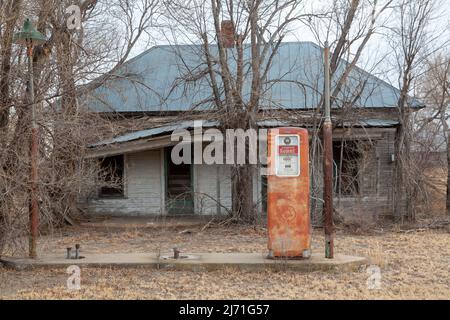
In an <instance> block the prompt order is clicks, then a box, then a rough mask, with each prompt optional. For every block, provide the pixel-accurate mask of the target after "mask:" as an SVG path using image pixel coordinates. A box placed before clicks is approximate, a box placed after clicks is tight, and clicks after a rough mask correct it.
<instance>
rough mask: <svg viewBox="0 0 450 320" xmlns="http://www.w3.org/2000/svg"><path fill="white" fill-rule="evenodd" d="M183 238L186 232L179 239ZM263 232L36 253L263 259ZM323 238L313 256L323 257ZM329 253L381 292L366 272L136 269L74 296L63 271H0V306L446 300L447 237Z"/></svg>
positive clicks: (214, 232) (145, 232)
mask: <svg viewBox="0 0 450 320" xmlns="http://www.w3.org/2000/svg"><path fill="white" fill-rule="evenodd" d="M183 231H185V232H183ZM265 232H266V231H265V230H264V229H257V230H255V229H253V228H245V227H233V228H209V229H206V230H205V231H203V232H200V228H190V229H189V230H188V231H186V230H185V229H183V228H181V229H180V228H178V229H138V228H129V229H121V230H117V229H109V230H107V229H104V230H99V229H92V228H91V229H89V228H65V229H62V230H57V231H55V232H54V233H53V235H52V236H43V237H42V238H41V241H40V252H61V254H64V251H65V247H67V246H74V244H75V243H80V244H81V247H82V250H85V252H86V251H89V252H98V253H101V252H103V253H113V252H149V251H153V252H154V251H159V250H160V251H162V252H169V251H171V249H172V248H173V247H175V246H177V247H179V248H181V250H182V252H195V251H197V252H261V253H265V252H266V239H265ZM323 242H324V240H323V236H322V230H315V231H314V233H313V246H312V250H313V251H316V252H317V251H322V250H323ZM335 242H336V252H339V253H344V254H351V255H361V256H366V257H368V258H369V259H370V263H371V264H372V265H376V266H378V267H379V268H380V275H381V278H380V288H379V289H375V290H374V289H372V290H370V289H368V285H367V281H368V278H369V277H370V275H371V274H370V273H369V271H368V270H367V269H366V268H362V269H361V270H359V271H356V272H351V273H329V272H312V273H306V274H305V273H295V272H289V271H279V272H239V271H236V270H231V269H230V270H222V271H214V272H182V271H160V270H148V269H142V268H133V269H99V268H83V269H82V270H81V290H79V291H69V290H68V289H67V288H66V280H67V276H68V275H67V274H66V272H65V270H63V269H55V270H53V269H47V270H35V271H13V270H7V269H5V268H3V269H2V268H0V299H450V232H449V231H448V230H440V231H438V230H426V229H418V230H416V231H411V232H404V231H400V230H390V231H381V230H380V231H379V232H378V233H375V234H371V235H367V234H366V235H353V234H348V233H345V232H343V231H340V232H338V233H337V235H336V241H335Z"/></svg>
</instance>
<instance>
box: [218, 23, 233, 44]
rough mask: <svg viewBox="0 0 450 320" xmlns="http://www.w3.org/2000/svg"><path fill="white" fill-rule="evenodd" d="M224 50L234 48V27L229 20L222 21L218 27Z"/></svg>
mask: <svg viewBox="0 0 450 320" xmlns="http://www.w3.org/2000/svg"><path fill="white" fill-rule="evenodd" d="M220 28H221V34H222V41H223V45H224V47H225V48H234V25H233V21H231V20H223V21H222V24H221V26H220Z"/></svg>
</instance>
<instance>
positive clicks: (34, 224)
mask: <svg viewBox="0 0 450 320" xmlns="http://www.w3.org/2000/svg"><path fill="white" fill-rule="evenodd" d="M27 55H28V73H29V76H30V80H29V90H30V92H29V94H30V103H31V146H30V160H31V187H30V212H29V214H30V240H29V256H30V258H33V259H34V258H36V257H37V251H36V247H37V238H38V233H39V204H38V152H39V151H38V148H39V147H38V143H39V139H38V127H37V123H36V109H35V104H34V76H33V43H32V42H31V41H30V40H29V41H28V45H27Z"/></svg>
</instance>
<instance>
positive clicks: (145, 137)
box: [88, 119, 398, 157]
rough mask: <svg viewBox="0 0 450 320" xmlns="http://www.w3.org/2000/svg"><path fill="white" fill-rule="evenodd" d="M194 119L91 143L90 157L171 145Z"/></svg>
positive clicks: (385, 124) (376, 122)
mask: <svg viewBox="0 0 450 320" xmlns="http://www.w3.org/2000/svg"><path fill="white" fill-rule="evenodd" d="M196 121H201V126H202V128H213V127H217V126H218V124H219V122H218V121H207V120H196ZM397 124H398V121H396V120H383V119H363V120H359V121H358V122H357V123H356V124H355V123H352V124H350V123H349V124H345V123H344V127H350V126H352V127H357V128H358V127H359V128H392V127H394V126H395V125H397ZM195 125H196V124H195V122H194V120H190V121H181V122H176V123H170V124H168V125H164V126H159V127H155V128H150V129H145V130H139V131H133V132H129V133H126V134H123V135H120V136H117V137H114V138H112V139H107V140H103V141H99V142H97V143H94V144H91V145H89V146H88V148H90V149H91V152H90V155H89V157H100V156H106V155H112V154H118V153H126V152H136V151H142V150H149V149H156V148H161V147H165V146H170V145H173V144H175V143H176V142H174V141H171V139H170V135H171V134H172V132H174V131H176V130H189V129H194V127H195ZM257 125H258V127H262V128H273V127H282V126H295V125H298V124H295V123H294V122H289V121H288V120H276V119H266V120H260V121H258V122H257Z"/></svg>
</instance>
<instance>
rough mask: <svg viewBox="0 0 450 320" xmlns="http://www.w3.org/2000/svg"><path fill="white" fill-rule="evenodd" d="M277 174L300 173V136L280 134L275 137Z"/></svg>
mask: <svg viewBox="0 0 450 320" xmlns="http://www.w3.org/2000/svg"><path fill="white" fill-rule="evenodd" d="M275 139H276V140H275V148H276V149H275V152H276V157H275V159H276V160H275V165H276V172H275V174H276V175H277V176H279V177H297V176H299V175H300V137H299V136H298V135H289V134H280V135H277V136H276V137H275Z"/></svg>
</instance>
